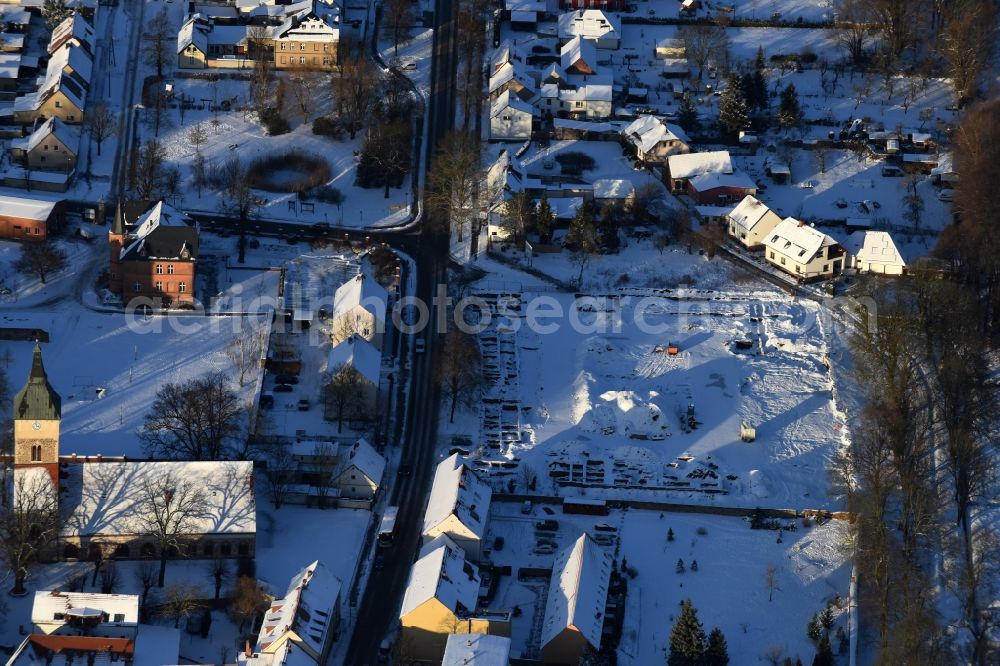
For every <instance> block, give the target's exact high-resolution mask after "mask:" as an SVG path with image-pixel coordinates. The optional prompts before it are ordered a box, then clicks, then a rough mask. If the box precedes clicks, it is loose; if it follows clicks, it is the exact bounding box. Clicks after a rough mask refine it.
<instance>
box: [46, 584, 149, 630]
mask: <svg viewBox="0 0 1000 666" xmlns="http://www.w3.org/2000/svg"><path fill="white" fill-rule="evenodd" d="M72 609H76V610H77V612H83V611H85V610H86V609H91V610H97V611H101V612H102V613H104V614H105V615H107V616H108V619H106V620H103V621H102V623H109V622H114V618H115V615H122V616H124V617H123V619H122V620H121V621H119V622H115V624H138V623H139V595H137V594H99V593H97V592H60V591H59V590H39V591H38V592H35V602H34V604H33V605H32V607H31V622H32V624H51V623H53V622H56V623H60V624H61V623H62V622H63V619H62V618H60V619H56V614H60V615H65V614H66V613H67V612H68V611H70V610H72Z"/></svg>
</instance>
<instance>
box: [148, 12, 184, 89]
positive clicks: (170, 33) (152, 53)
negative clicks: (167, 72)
mask: <svg viewBox="0 0 1000 666" xmlns="http://www.w3.org/2000/svg"><path fill="white" fill-rule="evenodd" d="M176 43H177V33H176V31H174V30H173V29H172V28H171V26H170V18H169V17H168V16H167V10H166V9H162V10H160V11H159V12H158V13H157V14H156V15H155V16H154V17H153V18H152V19H150V20H149V22H148V23H146V29H145V30H144V31H143V33H142V54H143V57H144V58H145V59H146V64H148V65H149V66H150V67H155V68H156V78H158V79H162V78H163V68H164V67H166V65H167V63H169V62H171V60H172V59H173V58H174V57H175V54H174V46H175V44H176Z"/></svg>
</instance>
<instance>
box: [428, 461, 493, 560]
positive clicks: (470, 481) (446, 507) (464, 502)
mask: <svg viewBox="0 0 1000 666" xmlns="http://www.w3.org/2000/svg"><path fill="white" fill-rule="evenodd" d="M492 497H493V493H492V491H491V490H490V487H489V485H488V484H487V483H486V482H484V481H483V480H482V479H480V478H479V476H478V475H477V474H476V473H475V472H474V471H472V469H471V468H470V467H467V466H466V465H465V464H463V463H462V462H461V461H460V460H459V457H458V454H457V453H456V454H454V455H452V456H450V457H448V458H445V459H444V460H442V461H441V462H440V463H439V464H438V466H437V470H436V471H435V472H434V483H433V485H432V486H431V494H430V499H428V500H427V510H426V512H425V513H424V526H423V529H422V530H421V532H420V533H421V535H422V536H423V540H424V543H427V542H429V541H432V540H433V539H435V538H437V537H438V536H440V535H442V534H446V535H447V536H448V537H449V538H450V539H451V540H452V541H454V542H455V543H456V544H458V546H459V547H461V548H462V549H463V550H464V551H465V554H466V555H467V556H468V557H469V559H470V560H472V561H474V562H478V561H480V559H482V555H483V550H482V549H483V541H484V540H485V539H486V525H487V521H488V519H489V513H490V501H491V499H492Z"/></svg>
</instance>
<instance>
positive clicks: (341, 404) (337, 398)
mask: <svg viewBox="0 0 1000 666" xmlns="http://www.w3.org/2000/svg"><path fill="white" fill-rule="evenodd" d="M327 377H328V379H327V381H326V382H324V385H325V389H324V400H325V401H326V406H327V411H328V413H329V414H332V415H333V418H335V419H336V420H337V432H342V431H343V429H344V419H345V418H362V417H363V416H365V413H364V412H365V404H364V398H363V386H364V383H365V380H364V379H363V378H362V377H361V373H360V372H358V370H357V369H356V368H354V367H351V366H349V365H343V366H339V367H336V368H330V369H329V370H328V373H327Z"/></svg>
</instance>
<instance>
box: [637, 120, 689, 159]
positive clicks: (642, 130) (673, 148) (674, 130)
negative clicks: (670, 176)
mask: <svg viewBox="0 0 1000 666" xmlns="http://www.w3.org/2000/svg"><path fill="white" fill-rule="evenodd" d="M622 136H623V137H625V140H626V141H628V142H629V143H630V144H632V146H633V147H634V148H635V154H636V157H637V158H639V159H640V160H642V161H643V162H651V163H658V164H662V163H664V162H666V160H667V158H668V157H670V156H671V155H679V154H682V153H688V152H690V151H691V147H690V144H691V140H690V139H689V138H688V136H687V134H685V133H684V130H682V129H681V128H680V127H678V126H677V125H671V124H670V123H668V122H666V121H665V120H663V119H662V118H657V117H656V116H649V115H644V116H639V117H638V118H636V119H635V120H633V121H632V122H631V123H629V124H628V125H627V126H626V127H625V129H623V130H622Z"/></svg>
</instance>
